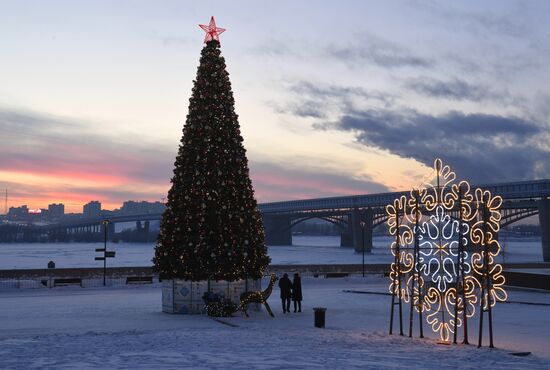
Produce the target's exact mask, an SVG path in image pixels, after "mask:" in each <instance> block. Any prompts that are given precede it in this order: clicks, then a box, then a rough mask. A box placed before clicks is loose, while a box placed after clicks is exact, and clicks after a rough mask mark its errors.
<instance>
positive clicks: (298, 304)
mask: <svg viewBox="0 0 550 370" xmlns="http://www.w3.org/2000/svg"><path fill="white" fill-rule="evenodd" d="M292 301H293V302H294V312H296V308H297V309H298V312H302V280H301V279H300V275H299V274H298V273H295V274H294V279H293V280H292Z"/></svg>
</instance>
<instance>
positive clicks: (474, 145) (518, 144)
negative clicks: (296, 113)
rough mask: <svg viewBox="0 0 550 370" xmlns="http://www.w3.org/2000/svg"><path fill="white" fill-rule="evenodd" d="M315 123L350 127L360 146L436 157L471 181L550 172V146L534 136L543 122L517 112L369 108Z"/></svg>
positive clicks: (424, 160)
mask: <svg viewBox="0 0 550 370" xmlns="http://www.w3.org/2000/svg"><path fill="white" fill-rule="evenodd" d="M316 127H317V128H318V129H329V128H330V129H337V130H342V131H350V132H353V133H355V135H356V138H357V140H358V142H360V143H362V144H364V145H367V146H371V147H377V148H380V149H384V150H387V151H389V152H390V153H392V154H395V155H398V156H400V157H403V158H412V159H415V160H417V161H419V162H421V163H424V164H426V165H428V166H429V165H431V164H432V163H433V160H434V158H437V157H440V158H442V159H443V160H444V161H445V162H447V163H449V164H451V165H452V166H453V167H454V168H455V170H456V171H457V173H458V174H459V175H460V176H461V177H465V178H469V179H470V180H471V181H474V182H499V181H511V180H526V179H536V178H543V177H550V148H548V146H547V145H546V144H545V143H540V142H539V141H538V138H539V136H540V135H541V134H544V132H545V129H544V127H542V126H541V125H539V124H537V123H535V122H532V121H527V120H524V119H522V118H518V117H503V116H499V115H490V114H465V113H461V112H449V113H447V114H443V115H439V116H436V115H429V114H422V113H419V112H417V111H415V110H399V111H396V110H393V111H390V110H384V109H378V110H376V109H372V110H364V111H358V110H356V111H350V112H348V113H347V114H345V115H343V116H342V117H341V118H340V119H339V120H338V121H337V122H334V123H330V124H318V125H316Z"/></svg>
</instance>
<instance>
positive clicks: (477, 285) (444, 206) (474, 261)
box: [386, 159, 507, 347]
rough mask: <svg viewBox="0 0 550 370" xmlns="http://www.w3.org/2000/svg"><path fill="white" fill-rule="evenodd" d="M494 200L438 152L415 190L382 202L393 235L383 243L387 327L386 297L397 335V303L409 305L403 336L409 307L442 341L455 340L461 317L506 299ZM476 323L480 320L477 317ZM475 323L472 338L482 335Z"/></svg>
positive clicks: (498, 202) (499, 201)
mask: <svg viewBox="0 0 550 370" xmlns="http://www.w3.org/2000/svg"><path fill="white" fill-rule="evenodd" d="M501 204H502V198H501V197H500V196H493V195H492V194H491V193H490V192H489V191H487V190H482V189H475V190H474V191H472V190H471V188H470V185H469V184H468V182H466V181H461V182H457V181H456V174H455V173H454V172H453V171H451V169H450V167H449V166H444V165H443V163H442V161H441V160H440V159H437V160H435V162H434V169H433V171H432V172H431V174H430V175H429V176H428V177H427V178H426V179H425V180H424V183H423V185H422V186H421V188H419V189H413V190H412V191H411V192H410V195H409V196H408V197H407V196H401V197H400V198H398V199H396V200H395V201H394V202H393V203H392V204H390V205H388V206H386V212H387V214H388V227H389V232H390V234H391V235H392V236H395V240H394V241H393V243H392V245H391V251H392V254H393V256H394V262H393V263H392V264H391V271H390V280H391V283H390V287H389V289H390V293H392V307H391V310H392V311H391V323H390V325H391V326H390V334H391V333H392V330H393V316H394V304H395V303H396V302H395V299H397V300H398V301H397V304H398V305H399V315H400V316H399V322H400V333H401V334H403V317H402V302H403V303H408V304H409V307H410V320H409V321H410V323H409V336H412V325H413V319H412V318H413V309H414V310H415V312H416V313H417V314H418V316H419V324H420V335H421V337H422V336H423V334H422V333H423V332H422V322H423V317H424V315H425V320H426V322H427V323H428V324H429V325H430V326H431V328H432V330H433V331H434V332H437V333H439V337H440V339H441V340H442V341H446V342H447V341H449V340H450V337H451V334H454V335H453V338H454V342H455V343H456V340H457V331H458V328H459V327H461V326H463V327H464V341H465V342H466V343H467V342H468V334H467V320H468V319H469V318H471V317H473V316H474V315H476V306H481V310H477V311H478V312H479V315H483V313H484V312H485V311H490V310H491V309H492V307H493V306H494V305H495V303H496V302H497V301H504V300H506V299H507V295H506V292H505V290H504V289H503V285H504V276H503V275H502V266H501V265H500V264H497V263H495V258H496V257H497V256H498V254H499V253H500V244H499V243H498V240H497V239H496V236H497V233H498V231H499V227H500V226H499V222H500V217H501V215H500V212H499V208H500V206H501ZM489 319H490V321H489V327H490V328H489V333H490V346H491V347H492V346H493V337H492V316H491V314H489ZM480 325H482V320H481V323H480ZM481 329H482V328H480V337H479V345H481V340H482V330H481Z"/></svg>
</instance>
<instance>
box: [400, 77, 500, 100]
mask: <svg viewBox="0 0 550 370" xmlns="http://www.w3.org/2000/svg"><path fill="white" fill-rule="evenodd" d="M404 86H405V87H406V88H408V89H409V90H413V91H414V92H416V93H419V94H422V95H426V96H429V97H434V98H446V99H453V100H485V99H487V98H489V97H491V96H492V94H491V93H490V92H489V89H488V88H487V87H484V86H479V85H473V84H470V83H468V82H466V81H464V80H461V79H457V78H455V79H452V80H448V81H440V80H436V79H433V78H426V77H424V78H414V79H409V80H407V81H406V82H405V83H404Z"/></svg>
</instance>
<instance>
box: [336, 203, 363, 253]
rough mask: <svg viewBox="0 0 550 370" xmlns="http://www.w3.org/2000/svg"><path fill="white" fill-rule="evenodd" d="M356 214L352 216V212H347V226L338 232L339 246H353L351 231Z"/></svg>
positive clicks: (356, 218) (356, 217)
mask: <svg viewBox="0 0 550 370" xmlns="http://www.w3.org/2000/svg"><path fill="white" fill-rule="evenodd" d="M358 219H359V217H358V216H354V212H353V211H352V212H351V213H349V214H348V227H347V228H346V230H344V231H342V233H341V234H340V246H341V247H353V246H355V244H354V233H353V230H354V229H353V224H354V222H355V221H356V220H358Z"/></svg>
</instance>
